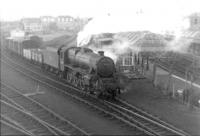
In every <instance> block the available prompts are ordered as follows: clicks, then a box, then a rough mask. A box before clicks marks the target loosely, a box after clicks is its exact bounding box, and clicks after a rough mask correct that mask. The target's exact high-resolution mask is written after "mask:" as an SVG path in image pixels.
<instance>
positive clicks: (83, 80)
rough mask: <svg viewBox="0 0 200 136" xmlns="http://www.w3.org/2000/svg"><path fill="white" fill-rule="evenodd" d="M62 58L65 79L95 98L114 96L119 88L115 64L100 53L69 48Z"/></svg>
mask: <svg viewBox="0 0 200 136" xmlns="http://www.w3.org/2000/svg"><path fill="white" fill-rule="evenodd" d="M64 58H65V60H64V64H65V70H64V71H65V75H67V79H69V80H73V81H76V82H77V83H75V84H79V85H80V84H83V88H84V90H86V91H90V93H95V94H96V95H97V96H112V97H115V96H116V94H117V92H118V91H119V87H118V79H117V76H116V69H115V64H114V61H113V60H112V59H111V58H109V57H106V56H104V53H103V52H102V51H100V52H99V54H97V53H94V52H93V51H92V50H91V49H88V48H81V47H71V48H68V49H67V50H66V52H65V57H64ZM72 78H75V79H72Z"/></svg>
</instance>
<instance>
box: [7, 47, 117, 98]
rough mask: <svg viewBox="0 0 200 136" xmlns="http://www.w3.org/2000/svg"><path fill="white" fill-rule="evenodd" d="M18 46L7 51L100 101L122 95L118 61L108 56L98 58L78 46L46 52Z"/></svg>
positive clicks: (99, 55) (86, 49) (95, 54)
mask: <svg viewBox="0 0 200 136" xmlns="http://www.w3.org/2000/svg"><path fill="white" fill-rule="evenodd" d="M16 46H17V48H16ZM16 46H15V45H11V44H10V45H9V46H7V49H8V50H9V51H11V52H15V53H17V54H18V55H20V56H23V57H24V58H26V59H28V60H30V61H32V62H34V63H38V64H40V65H41V67H42V68H43V69H45V70H48V71H51V72H54V73H56V74H57V75H58V76H59V77H61V78H64V79H66V80H67V81H68V82H69V83H71V84H73V85H75V86H77V87H78V88H79V89H81V90H82V91H85V92H87V93H90V94H94V95H95V96H97V97H100V98H115V97H116V95H117V94H119V93H120V86H119V80H118V76H117V72H116V68H115V64H114V61H113V60H112V59H111V58H109V57H106V56H104V52H102V51H100V52H99V53H98V54H97V53H94V52H93V51H92V50H91V49H89V48H84V47H75V45H71V46H68V47H66V46H61V47H59V48H54V47H46V48H45V49H39V48H28V49H27V48H25V47H26V46H24V45H21V44H19V43H18V44H16ZM16 49H17V50H20V51H15V50H16Z"/></svg>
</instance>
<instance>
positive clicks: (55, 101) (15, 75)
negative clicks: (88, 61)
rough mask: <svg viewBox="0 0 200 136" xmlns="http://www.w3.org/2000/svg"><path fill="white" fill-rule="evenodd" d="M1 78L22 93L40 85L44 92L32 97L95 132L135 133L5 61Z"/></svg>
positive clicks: (34, 89) (32, 91) (107, 133)
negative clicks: (12, 67) (8, 64)
mask: <svg viewBox="0 0 200 136" xmlns="http://www.w3.org/2000/svg"><path fill="white" fill-rule="evenodd" d="M1 80H2V81H3V82H6V83H9V84H11V85H13V86H15V87H16V88H19V89H21V91H22V93H34V92H35V91H36V89H37V87H38V85H39V90H40V91H43V92H44V94H37V95H34V96H32V98H34V99H36V100H37V101H39V102H41V103H42V104H44V105H45V106H48V107H49V108H50V109H52V110H53V111H55V112H56V113H58V114H59V115H62V116H63V117H65V118H66V119H69V120H71V121H72V122H75V124H77V125H78V126H79V127H81V128H85V130H88V131H89V132H91V133H93V134H106V135H128V134H134V133H133V131H131V130H129V129H128V128H125V127H124V126H122V125H120V124H119V122H117V121H111V120H108V119H106V118H104V117H103V116H102V115H99V114H98V113H97V112H96V111H93V110H91V109H89V108H86V106H85V105H83V104H80V103H77V102H74V101H72V100H71V98H67V97H65V96H63V95H61V94H59V93H56V92H55V90H53V89H52V88H49V87H46V86H43V85H41V84H40V83H38V82H36V81H33V80H32V79H29V78H28V77H26V76H24V75H22V74H20V73H19V72H16V71H14V70H13V69H11V68H9V67H8V66H7V65H5V64H3V63H1Z"/></svg>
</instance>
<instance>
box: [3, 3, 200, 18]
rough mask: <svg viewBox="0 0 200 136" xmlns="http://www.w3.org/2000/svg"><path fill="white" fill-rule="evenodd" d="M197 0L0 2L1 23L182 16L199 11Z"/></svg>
mask: <svg viewBox="0 0 200 136" xmlns="http://www.w3.org/2000/svg"><path fill="white" fill-rule="evenodd" d="M199 5H200V2H199V0H1V6H0V10H1V11H0V14H1V15H0V16H1V19H2V20H18V19H20V18H22V17H39V16H43V15H51V16H58V15H71V16H74V17H77V16H80V17H94V16H103V15H105V14H107V13H110V14H111V15H113V16H118V17H121V16H129V17H130V16H131V15H132V14H133V13H136V12H137V13H143V14H146V13H148V14H149V13H151V14H152V15H153V14H158V15H161V14H163V15H164V16H177V15H179V16H184V15H188V14H189V13H192V12H200V8H199Z"/></svg>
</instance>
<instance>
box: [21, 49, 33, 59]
mask: <svg viewBox="0 0 200 136" xmlns="http://www.w3.org/2000/svg"><path fill="white" fill-rule="evenodd" d="M23 57H24V58H26V59H29V60H31V49H23Z"/></svg>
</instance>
